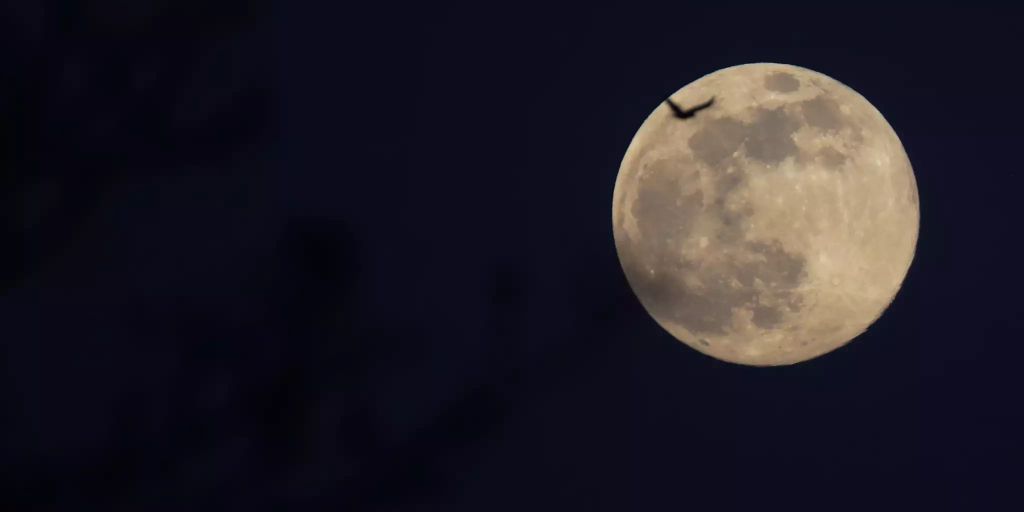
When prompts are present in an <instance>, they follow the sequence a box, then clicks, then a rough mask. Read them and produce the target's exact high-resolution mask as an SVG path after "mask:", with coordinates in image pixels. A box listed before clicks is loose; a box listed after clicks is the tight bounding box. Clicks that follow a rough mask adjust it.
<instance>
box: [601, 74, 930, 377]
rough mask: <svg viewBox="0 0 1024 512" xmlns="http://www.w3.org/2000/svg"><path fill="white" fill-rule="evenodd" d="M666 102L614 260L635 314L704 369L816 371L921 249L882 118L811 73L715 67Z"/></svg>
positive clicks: (639, 155)
mask: <svg viewBox="0 0 1024 512" xmlns="http://www.w3.org/2000/svg"><path fill="white" fill-rule="evenodd" d="M710 97H714V98H715V102H714V104H713V105H712V106H711V107H710V108H708V109H706V110H703V111H701V112H699V113H698V114H697V115H695V116H694V117H692V118H689V119H679V118H676V117H674V116H673V115H672V112H671V109H670V108H669V106H667V105H666V104H664V103H662V104H659V105H658V106H657V108H655V109H654V111H653V112H652V113H651V114H650V115H649V116H648V117H647V119H646V121H644V123H643V125H641V126H640V129H639V130H638V131H637V133H636V135H635V136H634V137H633V140H632V142H631V143H630V145H629V148H628V149H627V150H626V154H625V157H624V158H623V160H622V165H621V167H620V168H619V174H618V177H617V179H616V183H615V192H614V197H613V206H612V222H613V232H614V236H615V246H616V250H617V252H618V255H619V260H620V262H621V264H622V268H623V271H624V272H625V275H626V278H627V280H628V281H629V283H630V286H631V287H632V288H633V291H634V293H635V294H636V296H637V298H638V299H639V300H640V303H641V304H642V305H643V307H644V308H645V309H646V310H647V312H648V313H650V315H651V316H652V317H653V318H654V320H655V321H656V322H657V323H658V324H659V325H661V326H662V327H663V328H664V329H665V330H666V331H668V332H669V333H671V334H672V335H673V336H674V337H675V338H677V339H679V340H680V341H682V342H684V343H686V344H687V345H689V346H691V347H693V348H694V349H696V350H698V351H700V352H702V353H704V354H707V355H709V356H712V357H715V358H718V359H721V360H724V361H729V362H733V363H739V364H746V365H754V366H770V365H784V364H793V363H798V362H801V361H806V360H808V359H813V358H815V357H818V356H820V355H822V354H825V353H828V352H831V351H832V350H835V349H836V348H838V347H840V346H842V345H845V344H846V343H848V342H849V341H850V340H852V339H853V338H855V337H856V336H857V335H859V334H860V333H862V332H864V331H865V330H866V329H867V328H868V327H869V326H870V325H871V324H872V323H874V321H875V320H877V319H878V318H879V317H880V316H881V314H882V313H883V312H884V311H885V309H886V308H887V307H888V306H889V304H890V303H891V302H892V300H893V298H894V297H895V295H896V293H897V292H898V291H899V288H900V286H901V285H902V283H903V280H904V278H905V277H906V274H907V271H908V270H909V268H910V264H911V261H912V260H913V258H914V251H915V249H916V246H917V236H918V225H919V219H920V211H919V205H918V195H917V183H916V181H915V178H914V172H913V169H912V168H911V165H910V160H909V159H908V158H907V154H906V152H905V151H904V149H903V146H902V144H901V143H900V140H899V137H897V136H896V133H895V131H893V129H892V127H891V126H890V125H889V123H888V122H887V121H886V120H885V118H884V117H882V114H881V113H879V112H878V110H877V109H875V107H874V106H872V105H871V103H869V102H868V101H867V100H866V99H864V97H862V96H861V95H860V94H858V93H857V92H856V91H854V90H852V89H850V88H849V87H847V86H845V85H843V84H842V83H840V82H838V81H836V80H834V79H832V78H830V77H828V76H825V75H823V74H821V73H818V72H815V71H811V70H809V69H805V68H801V67H797V66H791V65H786V64H772V63H758V64H745V65H740V66H734V67H729V68H725V69H722V70H719V71H716V72H714V73H711V74H709V75H706V76H704V77H702V78H700V79H698V80H697V81H695V82H693V83H690V84H689V85H687V86H685V87H683V88H682V89H680V90H679V91H677V92H676V93H675V94H673V95H672V96H671V99H672V100H673V101H674V102H675V103H676V104H679V105H684V106H691V105H696V104H699V103H701V102H704V101H706V100H707V99H708V98H710Z"/></svg>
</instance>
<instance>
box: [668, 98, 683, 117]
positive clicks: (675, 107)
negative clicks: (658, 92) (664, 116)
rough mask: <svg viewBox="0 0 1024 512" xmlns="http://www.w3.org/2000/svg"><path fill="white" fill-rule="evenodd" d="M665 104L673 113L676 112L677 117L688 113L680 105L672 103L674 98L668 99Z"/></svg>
mask: <svg viewBox="0 0 1024 512" xmlns="http://www.w3.org/2000/svg"><path fill="white" fill-rule="evenodd" d="M665 103H668V106H669V107H672V112H675V114H676V115H677V116H684V115H686V112H683V109H681V108H679V105H676V104H675V103H673V102H672V98H666V99H665Z"/></svg>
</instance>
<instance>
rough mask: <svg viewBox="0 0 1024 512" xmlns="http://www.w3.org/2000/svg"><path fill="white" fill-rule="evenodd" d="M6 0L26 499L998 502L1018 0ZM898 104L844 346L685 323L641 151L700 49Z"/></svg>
mask: <svg viewBox="0 0 1024 512" xmlns="http://www.w3.org/2000/svg"><path fill="white" fill-rule="evenodd" d="M629 5H630V6H627V4H625V3H624V4H622V5H620V6H618V7H616V8H598V7H591V8H589V9H580V10H572V9H568V8H559V7H547V8H543V9H537V10H534V9H527V8H514V7H511V6H509V7H503V8H498V7H496V6H487V5H482V4H479V3H478V4H474V5H462V6H459V5H455V4H450V5H444V6H441V5H420V6H418V7H406V6H401V5H398V4H378V5H376V6H370V5H369V4H367V5H363V6H346V7H342V6H341V3H335V5H333V6H327V5H326V4H325V5H315V3H313V2H309V3H305V2H279V3H277V4H270V3H269V2H267V1H256V2H241V1H234V0H227V1H222V2H209V3H207V2H199V1H198V0H196V1H193V0H181V1H178V2H170V1H167V0H139V1H137V2H133V3H132V7H119V4H118V3H116V2H109V1H106V0H104V1H97V2H50V1H34V2H28V1H24V2H16V3H14V4H12V5H10V6H6V5H5V7H3V8H2V9H0V23H2V30H0V51H2V52H3V53H2V55H3V56H4V57H5V58H4V65H3V66H2V67H0V69H2V73H3V80H2V81H0V87H2V92H3V94H2V95H0V109H2V112H3V115H2V116H0V123H2V125H0V126H2V130H0V136H2V137H3V140H2V141H0V144H2V145H0V158H2V159H3V162H2V167H0V173H2V174H0V186H2V187H3V188H2V190H0V208H2V212H3V213H2V218H0V234H2V236H3V238H2V241H0V244H2V245H0V247H2V248H3V249H2V250H0V253H2V254H0V263H2V268H0V286H2V288H0V325H2V326H3V328H2V330H0V348H2V351H3V352H2V358H0V361H3V366H2V373H0V376H2V377H3V385H2V386H0V403H2V405H3V409H2V411H3V421H2V423H0V432H2V433H3V437H2V438H0V439H2V443H0V484H2V486H0V489H2V492H0V507H2V508H3V509H4V510H41V511H48V510H60V511H64V510H69V511H84V510H103V511H114V510H116V511H120V510H124V511H164V510H167V511H177V510H182V511H186V510H187V511H197V510H202V511H205V510H218V511H219V510H268V511H269V510H339V511H342V510H343V511H364V510H365V511H378V510H379V511H407V510H408V511H423V510H438V511H446V512H462V511H467V512H469V511H472V512H477V511H505V510H507V511H520V510H554V511H616V512H621V511H627V510H628V511H660V510H752V509H756V510H787V511H792V510H822V509H839V510H847V509H849V510H853V509H856V510H864V509H868V510H944V509H950V510H995V509H1001V510H1012V509H1016V508H1019V507H1020V506H1021V505H1020V503H1019V497H1018V496H1019V494H1018V493H1017V491H1016V490H1015V489H1016V486H1017V485H1018V484H1019V483H1020V481H1021V478H1022V477H1024V460H1022V456H1024V442H1022V435H1024V408H1022V407H1024V406H1022V404H1024V398H1022V395H1024V372H1022V371H1021V362H1022V361H1024V345H1022V343H1024V328H1022V327H1021V323H1020V322H1021V318H1022V317H1024V300H1022V298H1021V291H1020V290H1021V289H1022V288H1021V286H1022V285H1024V281H1022V277H1024V275H1022V270H1021V269H1022V268H1024V267H1022V265H1021V261H1020V257H1019V256H1020V252H1019V248H1020V245H1021V244H1020V240H1019V239H1020V236H1021V235H1020V232H1021V228H1020V224H1021V220H1022V218H1024V215H1022V214H1021V210H1020V205H1021V203H1022V201H1021V199H1020V198H1021V194H1022V189H1021V185H1022V184H1024V157H1021V151H1020V147H1021V140H1024V128H1022V126H1024V125H1022V124H1021V119H1024V102H1022V101H1021V100H1020V96H1021V88H1022V84H1024V81H1022V79H1024V72H1022V71H1021V68H1020V65H1019V61H1020V60H1021V52H1022V51H1024V35H1022V34H1024V31H1022V30H1021V29H1020V26H1019V25H1020V20H1021V16H1022V14H1024V12H1018V11H1013V10H997V9H990V8H981V7H977V6H975V7H972V8H970V9H968V8H950V7H913V8H911V7H896V6H893V5H890V4H878V5H870V4H864V3H835V4H825V3H820V4H817V5H816V6H813V7H809V6H802V7H796V6H794V7H783V6H775V5H773V6H767V5H763V4H762V5H760V6H755V7H750V6H746V5H744V4H741V3H735V2H733V3H716V4H715V5H718V7H715V8H709V7H705V6H703V5H702V4H693V5H687V4H686V3H676V4H673V5H672V6H671V7H666V6H655V5H651V6H635V5H634V4H629ZM760 61H770V62H783V63H788V64H795V65H799V66H803V67H807V68H810V69H814V70H816V71H820V72H822V73H825V74H827V75H829V76H831V77H833V78H836V79H837V80H840V81H841V82H843V83H845V84H847V85H849V86H850V87H852V88H853V89H855V90H856V91H858V92H859V93H861V94H862V95H864V96H865V97H866V98H867V99H868V100H869V101H871V103H872V104H874V105H875V106H876V107H877V108H878V109H879V110H880V111H881V112H882V113H883V114H884V115H885V117H886V119H887V120H888V121H889V122H890V123H891V124H892V126H893V128H894V129H895V130H896V132H897V133H898V134H899V136H900V138H901V140H902V142H903V144H904V146H905V148H906V150H907V152H908V154H909V156H910V159H911V162H912V164H913V166H914V170H915V173H916V178H917V182H918V187H919V193H920V201H921V232H920V240H919V243H918V247H917V256H916V258H915V261H914V264H913V266H912V267H911V269H910V272H909V275H908V276H907V279H906V281H905V283H904V286H903V288H902V291H901V292H900V293H899V295H898V296H897V297H896V300H895V302H894V303H893V304H892V306H891V307H890V308H889V309H888V311H887V312H886V313H885V315H884V316H883V317H882V318H881V319H880V320H879V321H878V322H877V323H875V324H874V325H873V326H872V327H871V328H870V329H869V330H868V331H867V332H866V333H865V334H864V335H862V336H860V337H859V338H857V340H856V341H854V342H853V343H851V344H849V345H847V346H845V347H843V348H841V349H839V350H837V351H835V352H832V353H830V354H828V355H826V356H823V357H821V358H818V359H815V360H813V361H810V362H807V363H804V364H799V365H794V366H788V367H778V368H751V367H743V366H738V365H733V364H728V363H724V362H720V361H717V360H714V359H711V358H709V357H706V356H703V355H701V354H699V353H697V352H696V351H694V350H692V349H689V348H687V347H685V346H683V345H681V344H679V343H678V342H676V341H675V340H674V339H673V338H672V337H671V336H670V335H668V334H667V333H666V332H664V331H663V330H662V329H661V328H660V327H658V326H657V325H656V324H655V323H654V322H653V321H652V320H651V319H650V317H649V316H648V315H647V313H646V312H645V311H644V310H643V308H642V307H641V306H640V304H639V302H638V301H637V300H636V298H635V297H634V295H633V293H632V291H631V290H630V288H629V286H628V284H627V282H626V280H625V277H624V276H623V273H622V270H621V267H620V265H619V262H618V259H617V256H616V253H615V247H614V243H613V240H612V232H611V213H610V209H611V197H612V189H613V186H614V181H615V176H616V173H617V172H618V167H619V163H620V161H621V158H622V155H623V153H624V152H625V150H626V147H627V146H628V144H629V141H630V139H631V138H632V136H633V134H634V133H635V131H636V130H637V128H638V127H639V126H640V124H641V123H642V122H643V120H644V118H645V117H646V116H647V115H648V113H649V112H650V111H651V109H653V108H654V107H655V106H656V105H658V103H659V102H661V101H662V100H663V99H664V98H665V97H666V96H667V95H668V94H670V93H672V92H674V91H676V90H677V89H678V88H679V87H681V86H682V85H685V84H686V83H689V82H690V81H692V80H694V79H696V78H698V77H700V76H702V75H704V74H706V73H709V72H711V71H714V70H717V69H720V68H723V67H727V66H731V65H735V64H741V63H749V62H760Z"/></svg>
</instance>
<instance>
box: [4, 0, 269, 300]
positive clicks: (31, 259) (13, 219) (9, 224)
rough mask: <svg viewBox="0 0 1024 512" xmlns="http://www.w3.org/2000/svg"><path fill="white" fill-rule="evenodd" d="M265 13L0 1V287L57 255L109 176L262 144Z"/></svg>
mask: <svg viewBox="0 0 1024 512" xmlns="http://www.w3.org/2000/svg"><path fill="white" fill-rule="evenodd" d="M31 3H32V2H15V4H19V5H21V4H31ZM214 4H216V5H214ZM268 13H269V4H268V3H267V2H262V1H258V2H255V3H252V2H246V3H243V2H237V1H228V2H214V3H213V4H208V3H206V2H198V1H192V0H187V1H184V2H170V1H166V0H148V1H146V0H143V1H140V2H129V3H128V4H125V3H123V2H111V1H106V0H104V1H100V2H59V3H58V2H51V3H45V2H44V3H41V4H40V5H39V6H38V8H30V7H26V6H19V7H15V6H14V5H13V4H12V6H10V7H5V8H3V9H2V10H0V18H5V19H4V21H3V22H2V24H0V29H4V30H3V32H2V34H0V44H2V45H3V46H4V47H5V48H8V49H13V50H14V51H12V52H10V53H11V55H10V58H9V59H7V60H5V66H4V68H5V69H4V70H2V71H0V246H3V247H4V250H3V251H2V253H0V292H3V291H4V290H7V289H9V288H10V287H12V286H14V285H16V284H17V283H19V282H21V281H22V280H23V279H24V278H25V277H27V276H30V275H33V274H35V273H37V272H38V271H39V269H41V268H43V267H45V266H47V265H49V264H50V263H52V262H53V261H54V259H55V258H57V257H59V256H60V255H61V254H62V253H65V252H67V250H68V248H69V244H71V243H72V242H73V240H74V239H75V237H76V234H77V233H78V232H79V231H80V230H81V229H82V227H83V225H84V224H85V223H87V222H88V221H89V219H90V216H91V215H92V213H93V212H94V210H95V209H96V208H97V207H98V206H99V205H100V204H101V202H102V197H103V193H104V190H105V189H106V188H107V187H108V186H109V184H110V183H112V182H114V181H116V180H118V179H121V178H123V177H131V178H133V179H137V178H139V177H140V176H153V177H158V176H162V175H167V174H180V173H196V172H202V173H211V172H220V171H219V170H218V169H220V168H222V167H226V166H225V165H224V164H225V163H226V162H228V161H230V160H231V159H232V158H234V157H236V156H242V155H246V154H251V153H253V152H257V151H263V150H264V149H265V148H266V147H267V146H268V141H269V140H270V139H271V138H272V137H273V135H274V134H273V131H272V130H273V128H272V127H273V126H274V125H275V123H274V122H273V121H274V114H273V113H274V111H275V106H274V98H273V90H274V79H273V78H272V77H273V71H272V68H271V66H272V59H271V58H270V57H271V54H272V51H271V48H272V45H271V38H270V36H269V26H270V25H269V21H268V17H267V16H266V15H267V14H268ZM5 15H7V16H5Z"/></svg>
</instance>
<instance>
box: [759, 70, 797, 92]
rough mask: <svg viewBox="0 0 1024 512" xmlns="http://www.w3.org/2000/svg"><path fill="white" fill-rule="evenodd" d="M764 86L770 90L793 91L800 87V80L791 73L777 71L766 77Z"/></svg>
mask: <svg viewBox="0 0 1024 512" xmlns="http://www.w3.org/2000/svg"><path fill="white" fill-rule="evenodd" d="M764 87H765V89H768V90H769V91H775V92H793V91H796V90H797V89H799V88H800V81H799V80H797V79H796V77H794V76H793V75H791V74H789V73H785V72H782V71H776V72H775V73H772V74H770V75H768V76H766V77H765V78H764Z"/></svg>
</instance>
